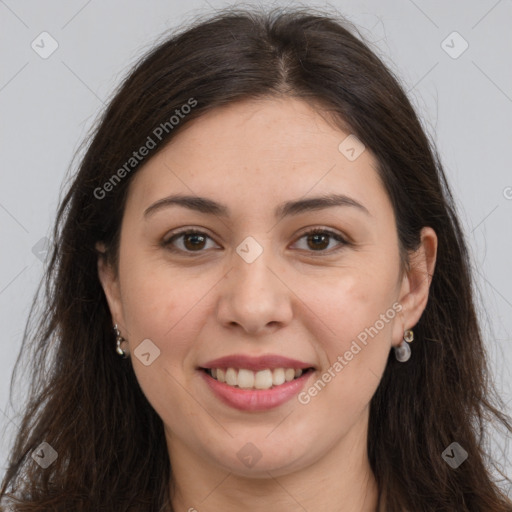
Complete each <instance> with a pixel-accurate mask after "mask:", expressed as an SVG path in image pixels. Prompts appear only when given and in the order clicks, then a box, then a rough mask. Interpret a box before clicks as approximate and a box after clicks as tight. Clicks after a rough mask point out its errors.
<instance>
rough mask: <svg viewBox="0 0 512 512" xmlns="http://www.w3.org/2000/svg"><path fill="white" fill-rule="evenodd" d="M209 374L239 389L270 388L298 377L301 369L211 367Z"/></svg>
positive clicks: (301, 371)
mask: <svg viewBox="0 0 512 512" xmlns="http://www.w3.org/2000/svg"><path fill="white" fill-rule="evenodd" d="M209 373H210V375H211V376H212V377H213V378H214V379H216V380H218V381H219V382H225V383H226V384H228V385H229V386H234V387H235V386H238V387H239V388H241V389H270V388H271V387H272V386H280V385H281V384H284V383H285V382H290V381H292V380H293V379H296V378H298V377H300V376H301V375H302V373H303V370H301V369H294V368H275V369H274V370H271V369H270V368H268V369H266V370H260V371H257V372H253V371H251V370H246V369H245V368H240V369H239V370H236V369H235V368H227V369H226V370H225V369H223V368H212V369H211V370H210V371H209Z"/></svg>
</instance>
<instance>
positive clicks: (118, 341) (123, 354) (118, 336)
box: [114, 324, 128, 359]
mask: <svg viewBox="0 0 512 512" xmlns="http://www.w3.org/2000/svg"><path fill="white" fill-rule="evenodd" d="M114 331H115V333H116V352H117V353H118V354H119V355H120V356H121V357H122V358H123V359H126V358H127V357H128V354H127V353H126V352H125V351H124V350H123V349H122V347H121V342H123V341H126V340H125V339H124V338H123V337H122V336H121V333H120V332H119V329H118V327H117V324H116V325H114Z"/></svg>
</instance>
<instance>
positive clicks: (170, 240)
mask: <svg viewBox="0 0 512 512" xmlns="http://www.w3.org/2000/svg"><path fill="white" fill-rule="evenodd" d="M316 234H325V235H328V236H329V237H330V238H333V239H334V240H336V241H337V242H339V243H340V246H339V247H337V248H336V249H334V250H329V251H327V250H323V249H319V250H318V251H314V250H311V251H309V252H311V253H312V254H313V255H315V256H316V254H315V253H319V254H318V255H320V256H323V255H332V254H335V253H337V252H338V251H340V250H342V249H343V248H344V246H347V245H350V243H349V242H348V241H347V240H346V239H345V238H343V237H342V236H341V235H340V234H339V233H336V232H335V231H332V230H330V229H326V228H313V229H311V230H309V231H306V232H305V233H303V234H302V235H301V236H300V237H299V238H298V239H297V240H301V239H302V238H304V237H308V236H311V235H316ZM185 235H202V236H204V237H206V238H210V239H212V238H211V237H210V236H208V235H207V234H206V233H204V232H203V231H199V230H197V229H187V230H183V231H179V232H177V233H174V234H173V235H172V236H171V237H170V238H168V239H167V240H164V241H163V242H162V246H163V247H165V248H166V249H168V250H169V251H171V252H174V253H181V254H186V255H187V256H191V257H193V256H195V255H196V254H201V253H203V252H205V251H204V250H203V249H201V250H198V251H188V250H183V249H177V248H176V247H173V246H172V243H173V241H174V240H176V239H178V238H180V237H183V236H185ZM322 253H323V254H322Z"/></svg>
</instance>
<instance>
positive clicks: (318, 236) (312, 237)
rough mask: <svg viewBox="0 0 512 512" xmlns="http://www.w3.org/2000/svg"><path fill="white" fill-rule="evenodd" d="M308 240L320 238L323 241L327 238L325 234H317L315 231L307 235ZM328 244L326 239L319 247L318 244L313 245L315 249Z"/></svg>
mask: <svg viewBox="0 0 512 512" xmlns="http://www.w3.org/2000/svg"><path fill="white" fill-rule="evenodd" d="M308 238H309V240H311V239H315V240H317V241H318V239H320V238H322V239H323V240H324V242H325V241H326V240H327V239H328V238H329V237H328V236H327V235H325V234H321V233H320V234H318V233H315V234H314V235H310V236H309V237H308ZM328 245H329V242H328V241H327V243H324V244H323V245H322V246H321V247H319V246H318V245H315V246H314V247H315V248H316V249H318V248H320V249H325V247H327V246H328Z"/></svg>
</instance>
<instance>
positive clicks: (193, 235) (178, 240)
mask: <svg viewBox="0 0 512 512" xmlns="http://www.w3.org/2000/svg"><path fill="white" fill-rule="evenodd" d="M208 240H211V238H210V237H209V236H208V235H207V234H206V233H203V232H202V231H195V230H188V231H182V232H181V233H176V234H174V235H173V236H171V237H170V238H168V239H167V240H164V242H163V243H162V245H163V246H164V247H166V248H168V249H169V250H171V251H175V252H185V253H187V252H189V253H190V252H204V251H203V250H204V249H205V248H207V247H206V245H207V241H208Z"/></svg>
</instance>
